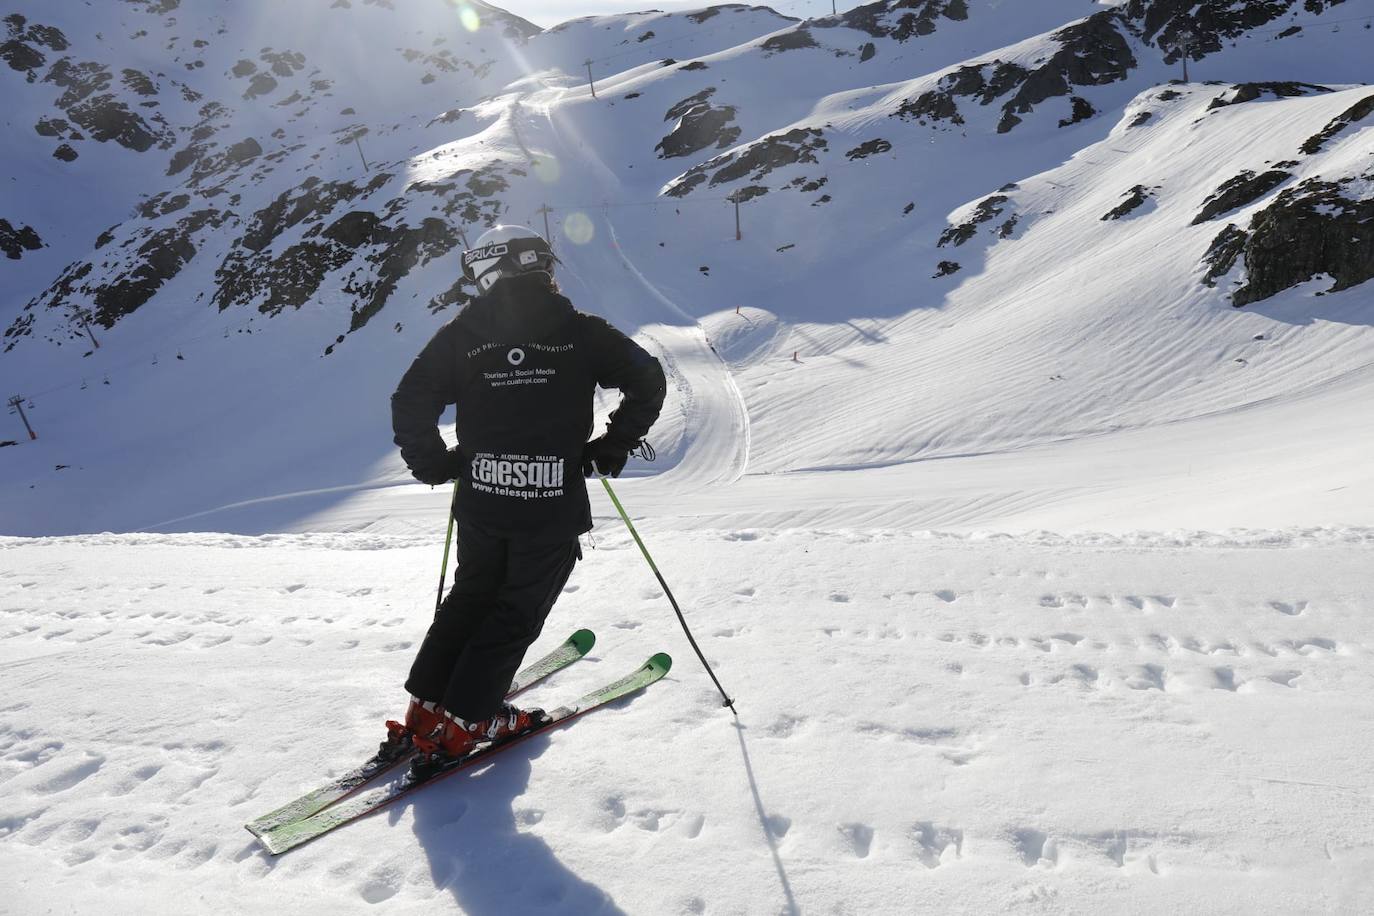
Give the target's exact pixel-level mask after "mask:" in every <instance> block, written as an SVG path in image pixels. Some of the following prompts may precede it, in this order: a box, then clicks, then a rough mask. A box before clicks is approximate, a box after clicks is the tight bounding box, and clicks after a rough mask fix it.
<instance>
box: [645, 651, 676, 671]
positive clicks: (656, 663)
mask: <svg viewBox="0 0 1374 916" xmlns="http://www.w3.org/2000/svg"><path fill="white" fill-rule="evenodd" d="M646 664H647V665H648V666H649V667H650V668H653V669H654V670H655V671H657V672H659V673H661V674H667V673H668V671H669V670H670V669H671V668H672V667H673V657H672V656H671V655H669V654H668V653H667V652H659V653H658V654H657V655H651V656H649V661H648V662H646Z"/></svg>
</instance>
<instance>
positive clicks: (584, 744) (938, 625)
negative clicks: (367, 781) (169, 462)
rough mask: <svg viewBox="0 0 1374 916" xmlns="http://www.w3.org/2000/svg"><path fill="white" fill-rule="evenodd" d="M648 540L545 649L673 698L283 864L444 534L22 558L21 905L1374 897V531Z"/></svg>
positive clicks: (760, 533) (441, 907) (361, 736)
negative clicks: (649, 558) (272, 824)
mask: <svg viewBox="0 0 1374 916" xmlns="http://www.w3.org/2000/svg"><path fill="white" fill-rule="evenodd" d="M645 528H646V531H645V536H646V538H647V539H648V541H649V544H650V547H651V549H652V550H654V552H655V553H656V558H657V560H658V562H659V563H660V565H661V567H662V568H663V570H664V572H665V574H666V575H667V577H668V578H669V580H670V583H671V584H672V586H673V589H674V592H675V594H676V595H677V596H678V597H679V599H680V600H682V601H683V602H684V604H685V606H686V609H687V612H688V615H689V618H690V619H691V621H692V623H693V625H694V627H695V629H696V633H697V636H698V638H699V640H700V642H701V644H702V647H703V649H704V651H705V652H706V654H707V656H708V657H709V658H710V659H711V661H712V662H713V663H714V665H715V667H716V671H717V673H718V675H719V676H720V678H721V680H722V682H723V683H724V684H725V685H726V687H727V689H729V690H730V691H731V692H732V694H733V695H734V697H735V699H736V701H737V704H738V709H739V713H740V715H739V719H738V721H735V720H734V719H732V717H731V716H730V714H729V713H728V712H727V711H725V710H723V709H722V708H721V707H720V701H719V698H718V696H717V695H716V694H715V692H714V689H713V688H712V686H711V684H710V681H709V680H708V679H707V678H706V676H705V674H704V673H703V672H702V671H701V669H700V668H699V667H698V666H697V663H696V660H695V658H694V657H693V656H692V653H691V650H690V648H689V647H688V646H687V644H686V641H685V640H684V638H683V637H682V635H681V633H680V631H678V629H677V627H676V623H675V621H674V619H673V617H672V612H671V611H670V610H669V608H668V607H667V605H666V603H665V600H664V597H663V594H662V592H661V590H660V589H659V587H658V585H657V583H656V582H655V581H654V579H653V578H652V577H651V575H650V574H649V572H648V570H647V568H646V567H645V566H644V564H643V561H642V559H641V558H640V557H639V555H638V553H637V551H636V550H635V548H634V545H633V543H632V542H631V541H630V540H629V538H628V536H627V535H625V534H624V533H622V532H617V531H616V530H615V529H613V528H607V529H606V530H605V532H604V533H602V534H599V535H598V536H597V539H596V542H597V546H596V549H595V550H594V551H588V557H587V560H586V561H585V562H584V563H583V564H581V565H580V566H579V568H578V570H577V571H576V572H575V573H574V576H573V579H572V581H571V582H570V583H569V585H568V586H567V590H566V593H565V594H564V595H563V597H562V599H561V601H560V602H559V604H558V607H557V608H556V609H555V611H554V613H553V615H552V617H551V619H550V621H549V624H548V625H547V627H546V628H545V633H544V636H543V637H542V638H541V639H540V641H539V642H538V643H537V644H536V646H535V647H534V650H533V651H534V652H540V651H542V650H544V649H546V648H549V647H552V646H553V645H554V644H556V643H557V642H558V641H560V640H561V639H563V638H564V637H565V636H566V635H567V634H568V633H569V632H571V631H572V630H573V629H575V628H577V627H580V626H587V627H590V628H592V629H594V630H595V631H596V632H597V634H598V642H597V645H596V647H595V648H594V649H593V651H592V653H591V656H590V657H589V658H588V659H587V660H585V661H583V662H580V663H578V664H576V665H574V666H573V667H571V668H569V669H567V670H566V671H564V672H561V673H560V674H558V675H556V676H555V677H554V678H553V679H551V680H550V681H549V682H548V683H547V684H545V685H541V686H540V687H538V688H536V690H535V691H533V692H532V693H531V694H529V698H530V700H531V701H532V702H542V703H548V704H552V705H557V704H558V703H560V702H563V701H565V700H567V699H570V698H571V697H573V696H576V695H579V694H580V693H581V692H583V690H584V689H590V688H592V687H595V686H597V685H598V684H599V683H602V682H605V681H606V680H609V679H611V678H613V677H616V676H619V675H620V674H623V673H625V672H627V671H629V670H630V669H632V668H633V667H634V666H635V665H637V664H638V663H639V662H641V661H642V660H643V659H644V658H645V657H647V656H648V655H649V654H650V653H652V652H654V651H658V650H667V651H669V652H670V653H671V654H672V655H673V656H674V659H675V665H674V668H673V671H672V672H671V674H670V675H669V676H668V678H667V680H665V681H663V682H661V683H660V684H658V685H655V686H654V687H652V688H650V689H649V690H648V691H647V692H646V693H644V694H642V695H640V696H638V697H636V698H634V699H632V700H629V701H626V702H622V703H620V704H617V705H616V706H614V707H612V708H609V709H606V710H601V711H598V712H596V713H593V714H592V715H590V716H587V717H586V718H584V719H581V720H578V721H577V722H576V723H575V724H572V725H570V726H568V727H567V728H565V729H562V730H558V731H555V732H553V733H552V734H551V735H549V736H548V737H546V738H538V739H534V740H531V741H529V742H527V743H525V744H522V745H520V746H518V747H516V748H514V749H511V750H509V751H507V752H505V753H504V754H503V755H501V757H500V758H499V760H498V761H497V762H495V763H493V764H492V765H491V766H489V767H485V768H482V769H479V770H477V771H475V772H473V773H472V774H471V775H467V776H459V777H455V778H453V779H450V780H448V781H446V782H444V783H442V784H439V785H436V786H432V787H430V788H428V789H426V790H424V791H423V792H421V793H420V794H419V795H417V796H415V797H414V799H413V801H408V802H406V803H403V804H398V805H397V806H395V807H394V808H392V809H390V810H389V811H387V812H386V813H383V814H378V815H375V816H372V817H369V818H367V819H365V820H362V821H359V822H357V823H355V824H353V825H350V826H348V827H345V828H343V829H342V830H341V831H339V832H337V833H335V834H333V835H331V836H328V837H325V838H323V839H321V840H319V841H317V842H315V843H314V844H312V845H309V846H306V847H304V848H301V849H299V850H295V851H293V852H290V853H287V854H286V855H284V856H283V857H281V858H277V859H273V858H271V857H269V856H268V855H267V854H266V853H264V852H262V851H261V850H260V848H259V847H258V845H257V843H256V841H254V840H253V838H252V837H250V836H249V835H248V834H247V833H245V832H244V831H243V830H242V829H241V826H240V825H242V824H243V823H244V822H246V821H248V820H250V819H251V818H253V817H254V816H256V815H259V814H263V813H265V812H266V811H268V810H271V809H272V808H275V807H276V806H277V805H279V804H281V803H283V802H285V801H287V800H289V799H290V798H291V797H293V796H294V795H296V794H298V793H299V792H302V791H304V790H306V789H308V788H311V787H312V786H313V785H315V784H317V783H319V782H321V781H323V780H324V779H325V778H326V777H328V776H331V775H333V774H336V773H338V772H341V771H342V770H343V769H346V768H347V767H348V766H349V765H351V764H352V763H354V762H357V761H358V760H359V759H360V758H361V756H363V755H365V754H366V753H368V752H369V749H370V748H371V746H372V744H373V743H374V742H375V741H376V740H377V739H378V734H379V726H380V723H381V721H382V719H384V718H386V717H387V716H389V715H395V714H396V713H397V712H399V710H400V703H401V695H400V691H399V686H398V685H399V684H400V681H401V680H402V678H403V677H404V674H405V671H406V669H407V666H408V664H409V660H410V656H411V653H412V651H413V649H414V648H415V646H416V644H417V641H418V639H419V638H420V636H421V634H422V632H423V629H424V626H425V622H426V617H427V611H426V608H427V607H428V606H429V605H430V602H431V601H432V600H433V595H432V588H433V583H434V581H435V578H436V569H435V567H436V565H437V560H438V555H437V554H438V550H437V547H436V545H435V544H434V543H432V542H431V541H430V540H424V539H419V538H413V537H396V536H379V535H349V534H334V535H292V536H278V537H270V536H269V537H263V538H244V537H237V536H225V535H171V536H152V535H125V536H115V535H111V536H104V537H82V538H72V539H51V540H47V539H43V540H36V541H29V540H7V541H4V542H0V570H3V572H0V606H3V607H4V609H5V625H4V631H3V633H0V637H3V638H0V659H3V662H2V664H3V671H4V679H5V684H6V690H5V696H4V699H3V703H2V704H0V779H3V780H4V797H5V802H4V804H3V831H4V833H3V836H2V837H0V858H3V861H4V871H5V873H6V884H7V885H8V890H7V893H6V898H5V902H4V904H3V907H4V908H5V909H7V910H8V911H9V912H14V913H34V912H47V911H52V912H83V913H84V912H169V913H170V912H187V911H209V912H226V913H227V912H245V911H260V910H266V909H269V908H270V909H273V910H279V909H282V908H287V909H290V910H293V911H299V912H311V913H314V912H320V913H323V912H352V911H361V910H364V909H365V908H366V907H365V904H366V903H383V902H384V903H385V904H386V905H387V906H390V907H392V908H396V909H400V910H401V911H406V912H409V911H412V910H414V911H421V910H424V911H440V912H442V911H452V910H458V911H462V912H467V913H490V914H506V913H573V914H582V913H621V912H623V913H635V914H638V913H779V912H824V913H856V914H858V913H863V914H868V913H909V912H963V913H994V912H1040V913H1103V912H1186V913H1241V912H1244V913H1285V914H1288V913H1318V912H1323V913H1329V912H1340V913H1358V912H1367V911H1368V905H1369V903H1370V900H1371V891H1372V889H1371V885H1370V877H1369V876H1370V875H1371V874H1372V873H1374V845H1372V844H1371V841H1370V838H1369V834H1368V824H1369V820H1370V817H1371V815H1374V755H1371V753H1370V750H1371V744H1370V739H1369V735H1370V734H1371V729H1374V712H1371V706H1370V703H1369V701H1368V697H1369V695H1370V691H1371V690H1372V689H1374V671H1371V666H1370V649H1371V641H1374V622H1372V621H1371V618H1370V615H1369V613H1368V608H1369V599H1370V592H1369V587H1368V586H1369V569H1370V556H1371V548H1372V547H1374V531H1371V530H1369V529H1289V530H1283V531H1249V532H1237V533H1235V534H1232V535H1229V536H1225V537H1221V536H1207V535H1203V534H1186V533H1175V534H1171V535H1148V534H1141V535H1133V536H1120V537H1111V536H1098V537H1089V536H1082V537H1071V538H1066V537H1062V536H1056V535H1050V534H1033V535H1025V536H1020V537H1011V536H996V535H991V536H984V537H964V536H953V535H938V534H929V533H900V532H891V531H855V530H850V531H840V530H835V531H827V530H818V529H787V528H778V529H701V530H695V531H676V532H669V531H664V530H661V529H659V528H657V527H656V526H653V525H652V524H651V523H649V522H645Z"/></svg>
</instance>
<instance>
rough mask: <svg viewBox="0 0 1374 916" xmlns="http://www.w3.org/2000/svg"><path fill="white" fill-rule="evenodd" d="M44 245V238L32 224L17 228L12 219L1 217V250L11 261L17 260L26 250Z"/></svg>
mask: <svg viewBox="0 0 1374 916" xmlns="http://www.w3.org/2000/svg"><path fill="white" fill-rule="evenodd" d="M42 247H43V240H42V239H41V238H39V237H38V233H37V232H35V231H34V230H33V227H32V226H20V227H18V228H15V227H14V226H12V225H10V221H9V220H7V219H3V218H0V251H3V252H4V253H5V257H7V258H9V259H10V260H11V261H17V260H19V259H20V258H22V257H23V256H24V252H26V251H37V250H38V249H40V248H42Z"/></svg>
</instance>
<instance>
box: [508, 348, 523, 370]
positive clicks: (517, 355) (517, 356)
mask: <svg viewBox="0 0 1374 916" xmlns="http://www.w3.org/2000/svg"><path fill="white" fill-rule="evenodd" d="M524 361H525V351H524V350H522V349H520V348H519V347H516V348H515V349H513V350H511V351H510V352H509V353H507V354H506V362H508V363H510V364H511V365H512V366H518V365H520V364H521V363H523V362H524Z"/></svg>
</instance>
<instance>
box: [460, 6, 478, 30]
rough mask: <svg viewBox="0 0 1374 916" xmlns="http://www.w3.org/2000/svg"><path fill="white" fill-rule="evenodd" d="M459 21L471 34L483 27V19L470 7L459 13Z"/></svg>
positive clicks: (465, 7)
mask: <svg viewBox="0 0 1374 916" xmlns="http://www.w3.org/2000/svg"><path fill="white" fill-rule="evenodd" d="M458 21H459V22H461V23H462V24H463V28H465V29H467V30H468V31H469V32H475V31H477V30H478V29H480V28H481V27H482V17H480V16H478V15H477V11H476V10H475V9H473V8H472V7H470V6H464V7H463V8H462V9H460V10H459V11H458Z"/></svg>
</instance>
